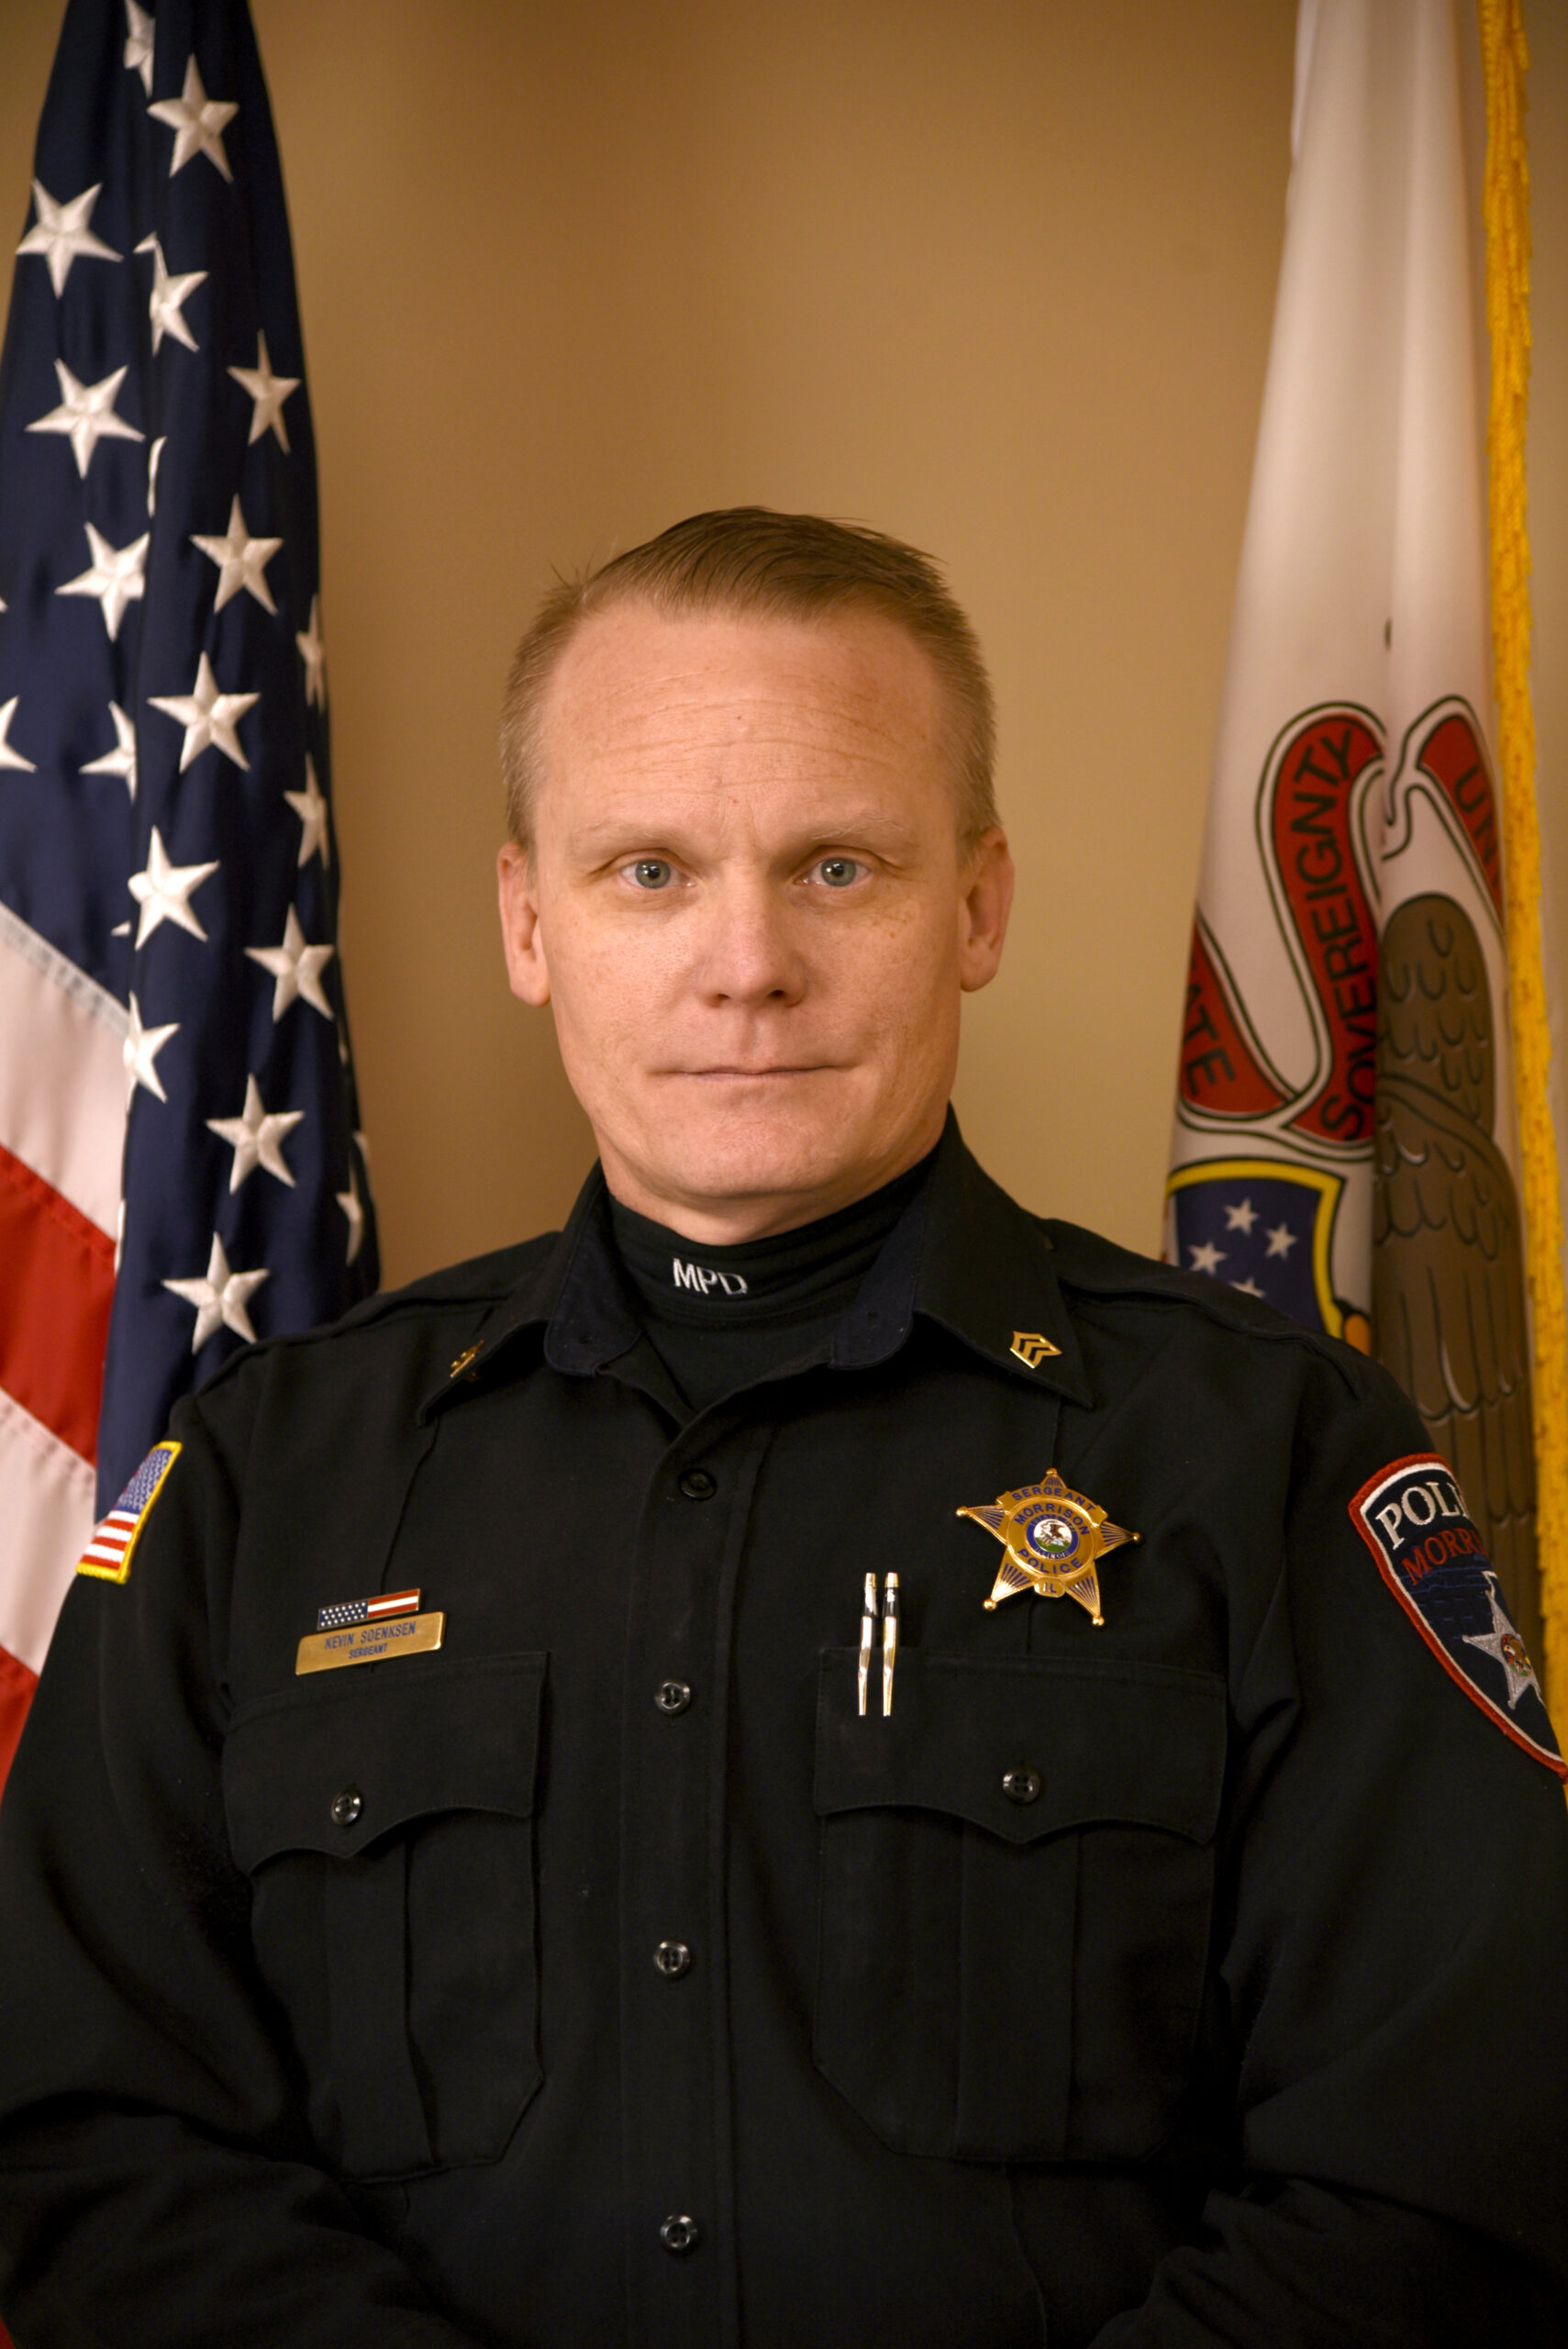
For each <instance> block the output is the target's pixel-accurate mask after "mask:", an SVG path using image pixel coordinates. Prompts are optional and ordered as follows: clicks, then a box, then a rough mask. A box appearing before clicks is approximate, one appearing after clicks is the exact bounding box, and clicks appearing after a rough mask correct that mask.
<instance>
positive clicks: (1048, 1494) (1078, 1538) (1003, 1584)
mask: <svg viewBox="0 0 1568 2349" xmlns="http://www.w3.org/2000/svg"><path fill="white" fill-rule="evenodd" d="M958 1514H959V1516H960V1517H972V1518H973V1520H974V1522H975V1523H976V1525H983V1526H984V1528H985V1530H986V1531H987V1532H988V1533H994V1534H995V1536H996V1539H997V1541H998V1542H1000V1543H1001V1544H1002V1547H1003V1548H1004V1550H1005V1551H1006V1553H1007V1554H1006V1557H1005V1558H1004V1559H1003V1561H1002V1565H1001V1570H1000V1572H999V1573H998V1575H997V1576H996V1581H995V1587H994V1588H993V1590H992V1593H991V1596H990V1598H988V1599H987V1600H986V1602H985V1604H986V1606H987V1607H988V1608H992V1607H996V1606H999V1605H1000V1603H1001V1601H1002V1600H1003V1599H1004V1598H1012V1596H1013V1594H1014V1592H1015V1591H1019V1590H1032V1591H1033V1592H1034V1593H1035V1594H1036V1596H1037V1597H1038V1598H1075V1599H1076V1600H1077V1602H1078V1604H1079V1606H1080V1607H1082V1608H1084V1609H1087V1611H1088V1613H1089V1614H1090V1615H1092V1616H1093V1617H1094V1619H1095V1622H1096V1623H1104V1621H1105V1620H1106V1619H1105V1617H1104V1615H1103V1614H1102V1613H1101V1611H1100V1581H1099V1576H1098V1575H1097V1574H1096V1573H1095V1563H1096V1561H1097V1560H1098V1559H1100V1558H1101V1557H1103V1556H1104V1554H1105V1553H1106V1551H1107V1550H1115V1549H1118V1548H1119V1547H1120V1545H1121V1544H1122V1542H1138V1541H1140V1540H1141V1539H1142V1536H1141V1535H1140V1534H1137V1533H1129V1532H1128V1531H1127V1530H1126V1528H1125V1527H1124V1526H1120V1525H1112V1524H1111V1522H1110V1520H1108V1519H1107V1517H1106V1513H1105V1510H1104V1509H1103V1508H1101V1507H1100V1505H1099V1503H1098V1501H1092V1500H1091V1499H1090V1498H1089V1497H1088V1495H1087V1494H1086V1493H1075V1492H1073V1489H1072V1487H1071V1486H1067V1485H1064V1484H1063V1483H1062V1479H1061V1477H1060V1476H1059V1475H1057V1473H1056V1471H1055V1469H1054V1468H1051V1469H1048V1470H1047V1472H1046V1475H1045V1477H1044V1480H1043V1481H1042V1482H1041V1483H1040V1484H1038V1485H1020V1486H1019V1487H1018V1491H1017V1492H1016V1493H999V1494H998V1495H997V1497H996V1498H995V1501H992V1502H990V1503H989V1504H987V1505H985V1506H983V1507H980V1508H961V1509H960V1510H959V1512H958Z"/></svg>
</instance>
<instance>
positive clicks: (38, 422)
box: [28, 359, 146, 481]
mask: <svg viewBox="0 0 1568 2349" xmlns="http://www.w3.org/2000/svg"><path fill="white" fill-rule="evenodd" d="M54 372H55V376H56V379H57V381H58V382H59V384H60V406H58V407H51V408H50V411H49V414H48V415H47V416H40V417H35V419H34V420H33V422H32V423H31V424H29V425H28V431H29V432H63V433H64V434H65V436H66V439H67V440H69V441H70V443H71V453H72V456H73V457H74V458H75V460H76V470H77V472H78V473H80V474H81V475H82V478H83V481H85V479H86V477H87V468H88V466H89V465H90V464H91V463H92V462H93V451H94V450H95V448H96V447H97V445H98V443H99V441H100V440H143V439H145V437H146V436H145V434H143V433H140V432H139V431H138V430H137V429H136V427H135V425H134V424H128V423H127V422H126V420H125V418H124V417H123V416H117V415H116V414H115V402H116V400H117V399H118V397H119V395H120V385H121V384H123V383H124V382H125V379H126V376H127V374H128V373H129V370H128V368H125V367H117V368H116V369H115V372H114V373H113V374H112V375H106V376H105V377H104V378H103V380H102V381H101V382H100V383H96V384H79V383H78V382H77V380H76V378H75V376H74V375H73V374H72V372H71V370H70V368H69V367H68V366H67V365H66V363H65V362H64V360H63V359H57V360H56V361H55V362H54Z"/></svg>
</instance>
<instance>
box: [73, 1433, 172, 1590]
mask: <svg viewBox="0 0 1568 2349" xmlns="http://www.w3.org/2000/svg"><path fill="white" fill-rule="evenodd" d="M179 1457H180V1446H179V1445H178V1444H177V1443H155V1444H154V1445H153V1447H152V1449H151V1451H150V1453H148V1455H147V1457H146V1459H145V1460H144V1461H143V1462H142V1464H141V1465H140V1467H139V1469H138V1470H137V1472H136V1474H135V1475H134V1476H133V1477H132V1478H131V1480H130V1482H129V1484H128V1486H126V1488H125V1490H124V1492H123V1493H122V1494H121V1495H120V1497H119V1498H118V1500H117V1502H116V1503H115V1505H114V1507H113V1508H112V1509H111V1510H110V1511H109V1513H108V1515H107V1517H106V1518H105V1520H104V1521H103V1523H102V1524H101V1525H100V1526H98V1527H97V1528H96V1530H95V1532H94V1535H93V1539H92V1540H91V1542H88V1544H87V1547H86V1548H85V1549H84V1550H83V1553H82V1555H81V1556H80V1557H79V1558H78V1559H77V1561H76V1571H77V1573H78V1574H79V1575H97V1576H98V1578H99V1580H100V1581H102V1582H124V1580H125V1578H126V1576H127V1575H128V1574H129V1572H130V1562H131V1555H132V1553H133V1552H134V1551H135V1548H136V1545H137V1543H138V1542H139V1541H140V1539H141V1529H142V1527H143V1526H144V1525H145V1524H146V1523H147V1520H148V1519H149V1518H150V1516H151V1514H152V1504H153V1502H154V1501H155V1500H156V1499H157V1498H158V1496H159V1494H160V1493H161V1491H162V1490H163V1486H164V1484H165V1483H166V1481H167V1479H168V1475H169V1471H170V1469H171V1468H172V1466H173V1465H174V1463H175V1461H176V1460H178V1458H179Z"/></svg>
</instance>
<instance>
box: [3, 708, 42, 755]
mask: <svg viewBox="0 0 1568 2349" xmlns="http://www.w3.org/2000/svg"><path fill="white" fill-rule="evenodd" d="M20 699H21V696H20V694H13V695H12V696H11V698H10V700H9V701H0V767H19V768H20V770H21V772H22V773H23V774H37V773H38V769H37V767H36V766H35V765H34V764H33V762H32V760H31V759H24V758H23V756H22V754H21V752H20V751H13V749H12V748H11V745H10V743H9V742H8V741H7V740H6V736H7V735H8V734H9V733H10V731H11V720H12V718H15V716H16V715H17V702H18V701H20Z"/></svg>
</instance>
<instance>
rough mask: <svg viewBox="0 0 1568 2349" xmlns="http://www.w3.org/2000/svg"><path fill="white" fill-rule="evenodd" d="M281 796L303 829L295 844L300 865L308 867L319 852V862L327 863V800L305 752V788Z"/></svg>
mask: <svg viewBox="0 0 1568 2349" xmlns="http://www.w3.org/2000/svg"><path fill="white" fill-rule="evenodd" d="M284 798H285V799H286V800H287V801H288V804H289V806H290V807H292V808H293V809H294V812H295V815H296V816H297V817H298V818H299V820H300V823H301V825H302V826H303V827H304V829H303V830H302V832H301V835H300V842H299V862H300V863H301V864H308V863H309V862H310V860H311V858H312V857H313V856H315V855H316V854H317V852H319V854H320V857H321V862H322V863H323V864H324V865H325V864H330V863H331V862H332V841H331V838H330V835H329V834H328V829H327V814H328V810H327V799H326V795H325V793H324V792H323V791H322V788H321V785H319V784H318V783H317V780H316V767H315V764H314V763H313V761H312V759H311V756H310V753H309V751H306V754H305V789H304V790H303V791H285V792H284Z"/></svg>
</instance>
